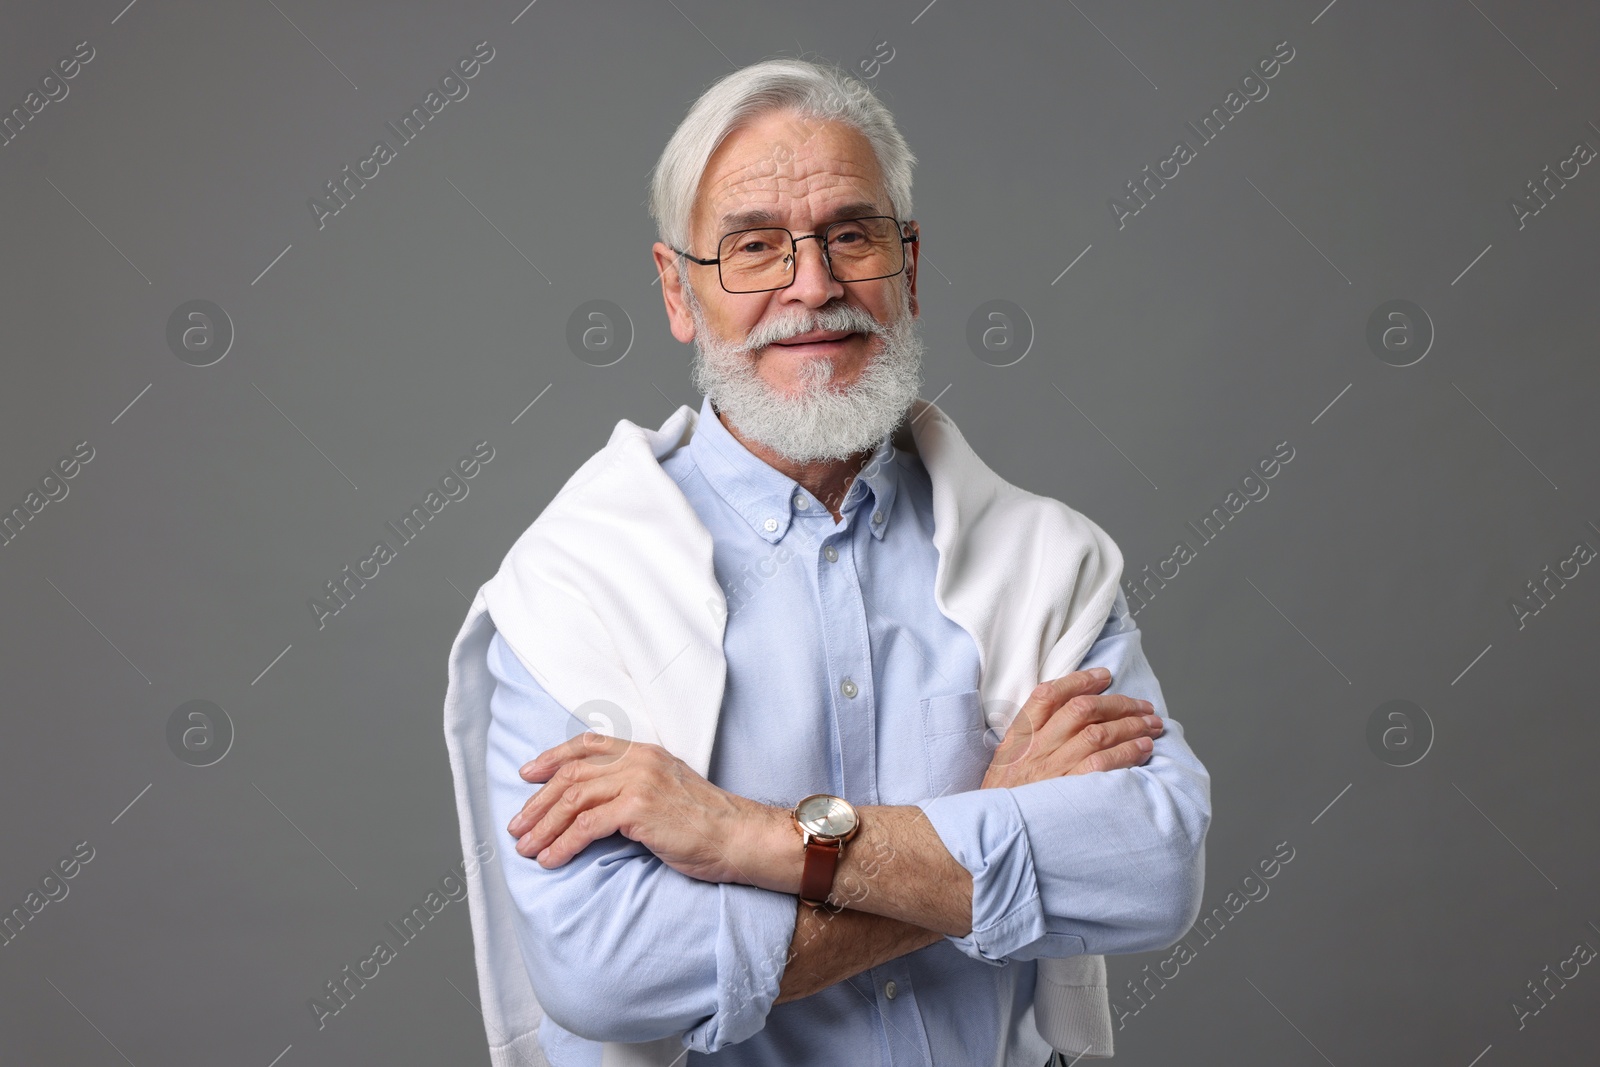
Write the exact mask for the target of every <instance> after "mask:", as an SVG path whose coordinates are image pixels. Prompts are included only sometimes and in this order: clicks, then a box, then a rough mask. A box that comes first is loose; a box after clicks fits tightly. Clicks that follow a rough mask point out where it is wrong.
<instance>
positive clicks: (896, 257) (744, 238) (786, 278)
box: [717, 217, 906, 293]
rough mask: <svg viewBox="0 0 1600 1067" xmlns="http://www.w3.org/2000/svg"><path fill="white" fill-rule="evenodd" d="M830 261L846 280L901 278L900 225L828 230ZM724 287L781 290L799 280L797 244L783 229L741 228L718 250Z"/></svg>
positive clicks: (864, 222)
mask: <svg viewBox="0 0 1600 1067" xmlns="http://www.w3.org/2000/svg"><path fill="white" fill-rule="evenodd" d="M827 240H828V259H829V262H831V263H832V264H833V276H834V277H835V278H837V279H838V280H839V281H841V282H858V281H869V280H871V279H873V278H887V277H889V276H890V275H892V274H899V273H900V271H901V269H902V268H903V267H904V266H905V254H906V253H905V249H906V246H905V244H904V242H902V241H901V240H900V224H899V223H897V222H896V221H895V220H894V219H892V218H888V217H875V218H866V219H849V220H847V221H844V222H836V223H834V224H833V225H832V226H830V227H828V231H827ZM717 258H718V259H719V260H720V261H721V262H720V264H719V266H720V268H721V270H722V287H723V288H724V289H726V290H728V292H730V293H756V292H762V291H764V290H768V289H781V288H783V287H784V286H786V285H788V284H789V283H790V282H791V281H793V280H794V245H793V244H792V243H791V242H790V239H789V232H788V231H787V230H782V229H776V228H774V229H761V230H740V231H738V232H737V233H730V234H728V235H727V236H726V237H724V238H723V239H722V243H721V245H719V246H718V249H717Z"/></svg>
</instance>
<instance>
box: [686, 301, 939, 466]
mask: <svg viewBox="0 0 1600 1067" xmlns="http://www.w3.org/2000/svg"><path fill="white" fill-rule="evenodd" d="M907 289H908V286H904V285H903V286H902V288H901V291H900V297H901V299H900V302H899V303H900V314H899V316H898V317H897V318H895V320H894V321H893V322H891V323H889V324H887V325H885V324H884V323H881V322H879V321H878V320H877V319H874V318H873V317H872V316H871V314H869V313H868V312H867V311H865V310H863V309H862V308H859V307H857V306H855V305H853V304H836V305H834V306H831V307H824V308H822V309H820V310H814V311H813V310H810V309H804V310H802V311H801V312H799V313H797V314H795V315H794V316H793V317H791V318H786V319H777V320H774V321H770V322H762V323H759V324H757V325H756V326H755V327H754V328H753V329H752V330H751V331H750V334H749V336H748V337H746V338H745V340H744V342H743V343H740V342H736V341H724V340H722V339H720V338H718V337H715V336H713V334H712V332H711V329H710V327H709V325H708V324H707V323H706V320H705V314H704V311H703V309H702V308H701V306H700V301H699V299H698V298H697V297H696V296H695V295H694V290H693V289H691V288H690V287H689V286H688V285H687V284H685V285H684V286H683V291H684V295H685V297H686V299H687V302H688V305H689V311H690V314H692V315H693V316H694V326H695V330H694V345H695V358H694V367H693V377H694V385H695V388H696V389H698V390H699V391H700V392H701V393H702V394H704V395H705V396H708V397H710V398H711V402H712V403H713V404H714V405H716V408H717V410H718V411H719V412H721V413H723V414H725V415H727V416H728V419H729V420H730V421H731V422H732V423H733V424H734V425H735V426H737V427H738V428H739V431H740V432H741V433H743V434H745V435H746V436H748V437H751V438H754V439H755V440H757V441H759V442H761V443H762V444H763V445H766V446H767V447H768V448H770V449H772V450H773V451H775V452H777V453H779V454H780V455H782V456H784V457H786V458H788V459H790V460H792V461H794V462H796V463H808V462H815V461H818V460H838V459H847V458H849V457H850V456H853V455H855V454H856V453H858V452H861V451H863V450H865V449H871V448H875V447H877V444H878V442H879V441H881V440H882V439H883V437H884V435H885V434H887V433H889V432H890V431H891V430H893V429H894V428H895V427H896V426H898V425H899V424H900V420H901V419H903V418H904V417H905V415H906V412H907V411H908V409H909V408H910V406H911V401H912V400H914V399H916V396H917V392H918V390H919V389H920V388H921V386H922V353H923V347H924V346H923V343H922V337H921V336H920V335H919V334H918V332H917V323H916V319H914V318H913V317H912V316H911V313H910V306H911V301H910V294H909V292H908V291H907ZM819 330H820V331H830V332H831V331H835V330H850V331H854V332H859V333H864V334H867V335H868V343H869V344H870V343H871V342H872V340H873V339H875V338H882V350H881V351H879V352H877V353H876V354H874V355H873V356H872V357H871V359H870V361H869V362H868V363H867V366H866V368H865V369H864V370H863V371H862V373H861V376H860V377H859V378H858V379H857V380H856V381H855V382H854V383H853V384H852V385H850V386H849V387H848V388H846V389H844V390H843V391H841V390H838V389H835V388H830V387H829V381H830V380H831V379H832V377H833V364H832V362H831V361H829V360H826V359H812V360H807V361H806V362H805V364H804V368H803V371H802V378H801V389H800V394H799V395H798V396H792V397H791V396H787V395H785V394H784V393H782V392H780V391H778V390H777V389H775V388H773V387H772V386H771V385H769V384H768V383H767V382H766V381H765V379H763V378H762V377H761V375H760V373H759V372H758V371H757V369H756V358H755V356H754V355H753V353H754V352H755V351H756V350H757V349H761V348H765V347H766V346H767V345H769V344H772V343H773V342H775V341H784V340H787V339H788V338H790V337H797V336H799V335H801V334H805V333H811V332H813V331H819Z"/></svg>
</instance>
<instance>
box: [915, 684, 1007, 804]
mask: <svg viewBox="0 0 1600 1067" xmlns="http://www.w3.org/2000/svg"><path fill="white" fill-rule="evenodd" d="M921 711H922V745H923V751H924V754H925V756H926V759H927V768H928V799H932V798H933V797H938V796H943V795H944V794H946V793H965V792H967V791H969V790H972V789H977V788H978V787H979V786H980V785H982V783H983V775H984V772H985V771H987V770H988V769H989V760H990V758H991V757H992V756H993V755H994V751H993V749H992V747H991V745H990V742H989V736H988V735H989V730H988V728H987V725H986V724H985V722H984V720H983V701H982V699H981V698H980V696H979V693H978V690H976V689H973V690H970V691H968V692H965V693H949V694H946V695H944V696H935V697H924V698H923V699H922V703H921Z"/></svg>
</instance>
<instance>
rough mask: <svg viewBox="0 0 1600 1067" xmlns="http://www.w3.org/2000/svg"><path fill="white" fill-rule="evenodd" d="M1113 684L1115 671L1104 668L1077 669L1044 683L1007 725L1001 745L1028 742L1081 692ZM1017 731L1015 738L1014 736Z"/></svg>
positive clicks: (1092, 690) (1096, 689) (1097, 690)
mask: <svg viewBox="0 0 1600 1067" xmlns="http://www.w3.org/2000/svg"><path fill="white" fill-rule="evenodd" d="M1110 684H1111V672H1110V671H1108V670H1106V669H1105V668H1104V667H1095V668H1094V669H1092V670H1087V671H1073V672H1072V673H1071V674H1064V675H1062V676H1061V677H1060V678H1053V679H1051V680H1050V681H1048V682H1040V683H1039V684H1038V685H1037V686H1035V687H1034V689H1033V692H1032V693H1031V694H1029V696H1028V699H1027V701H1026V702H1024V703H1023V705H1022V707H1021V709H1020V710H1019V711H1018V712H1017V714H1016V717H1015V718H1014V719H1012V720H1011V725H1010V726H1008V727H1007V728H1006V735H1005V737H1003V738H1001V744H1005V743H1006V742H1007V740H1011V741H1013V743H1016V742H1018V741H1026V740H1027V739H1028V738H1031V737H1032V736H1033V735H1034V734H1035V733H1037V732H1038V730H1039V727H1041V726H1043V725H1044V724H1045V722H1046V721H1047V720H1048V719H1049V718H1050V715H1051V713H1052V712H1054V711H1055V710H1056V709H1057V708H1059V707H1060V706H1061V705H1062V703H1063V702H1065V701H1067V700H1070V699H1071V698H1073V697H1075V696H1078V695H1079V694H1080V693H1098V692H1100V691H1101V690H1103V689H1104V688H1105V687H1106V686H1108V685H1110ZM1013 732H1015V734H1016V737H1015V738H1012V734H1013ZM1023 747H1026V745H1024V746H1023Z"/></svg>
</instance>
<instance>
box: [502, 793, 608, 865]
mask: <svg viewBox="0 0 1600 1067" xmlns="http://www.w3.org/2000/svg"><path fill="white" fill-rule="evenodd" d="M619 792H621V787H620V785H618V783H616V782H614V781H608V780H605V779H596V780H593V781H588V782H581V783H579V784H577V785H574V786H572V787H571V788H569V789H567V790H565V791H563V793H562V794H561V799H560V800H558V801H556V802H555V803H554V804H552V805H551V806H550V809H549V810H548V811H546V812H545V813H544V815H543V816H542V817H541V818H540V819H539V820H538V821H537V822H535V823H534V824H533V826H532V828H530V829H529V830H528V832H527V833H525V834H523V835H522V837H521V838H519V839H518V841H517V846H516V847H517V851H518V852H519V853H521V854H522V855H524V856H533V855H537V854H538V853H539V852H540V851H542V850H543V849H544V848H546V847H547V846H549V845H550V843H551V842H553V841H555V840H557V839H558V838H559V837H561V835H562V834H564V833H566V832H568V831H569V830H570V829H571V828H572V826H573V825H574V824H575V823H577V824H581V825H583V826H587V825H588V824H589V823H590V822H591V821H592V818H591V817H590V816H588V815H586V814H585V812H587V811H589V810H591V809H593V808H595V807H598V806H600V805H602V804H606V803H609V802H610V801H612V800H615V799H616V797H617V794H618V793H619ZM587 843H588V842H585V844H587ZM578 848H580V849H581V848H582V846H581V845H580V846H578ZM576 851H577V850H574V854H575V853H576Z"/></svg>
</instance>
